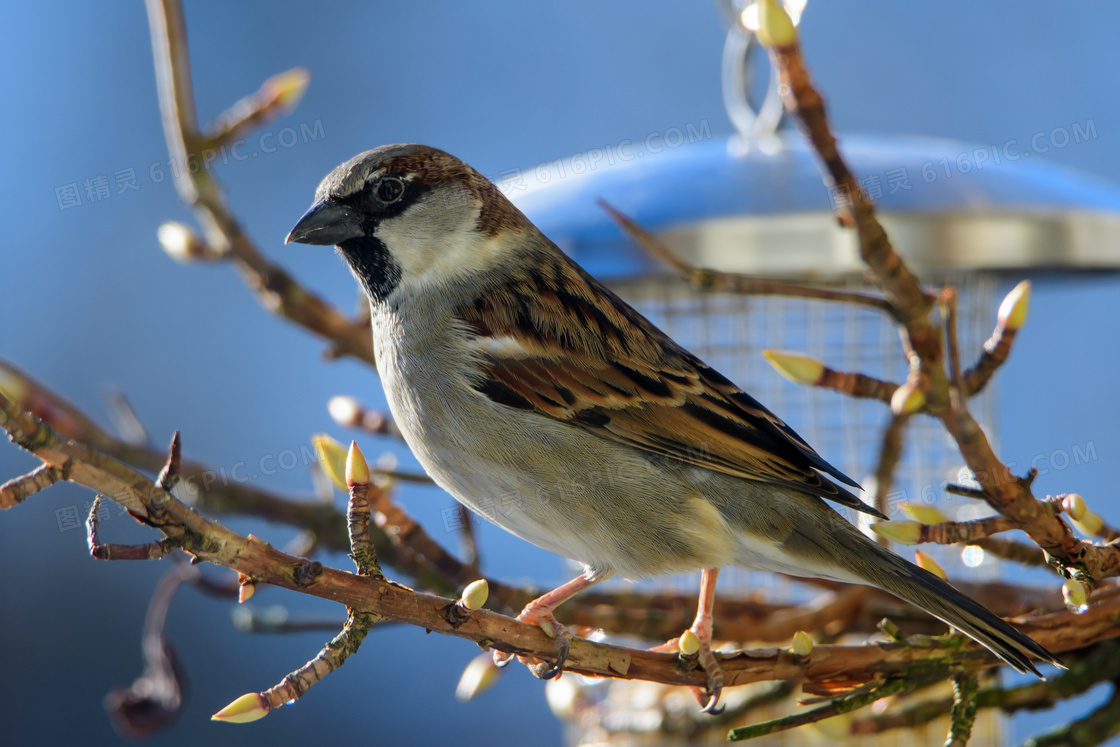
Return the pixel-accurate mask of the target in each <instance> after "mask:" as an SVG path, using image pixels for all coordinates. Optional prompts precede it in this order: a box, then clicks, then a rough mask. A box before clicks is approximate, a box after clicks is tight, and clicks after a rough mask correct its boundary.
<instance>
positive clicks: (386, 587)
mask: <svg viewBox="0 0 1120 747" xmlns="http://www.w3.org/2000/svg"><path fill="white" fill-rule="evenodd" d="M0 427H3V428H4V429H5V430H6V431H8V433H9V435H10V437H11V438H12V440H13V441H14V442H15V443H17V444H18V445H20V446H22V447H23V448H25V449H27V450H28V451H31V452H32V453H33V454H35V455H36V456H38V457H39V458H40V459H43V460H44V462H46V463H49V464H52V465H57V464H62V463H65V462H66V461H67V460H69V461H70V462H71V463H72V468H71V471H70V477H69V481H70V482H75V483H78V484H81V485H85V486H86V487H88V488H90V489H92V490H96V491H98V492H101V493H104V494H105V495H106V496H108V497H109V498H111V499H113V500H114V501H116V502H118V503H120V504H121V505H122V506H125V507H126V508H128V509H129V511H130V513H131V514H132V515H133V516H134V518H136V519H137V520H138V521H140V522H142V523H144V524H147V525H148V526H151V527H153V528H155V529H157V530H159V531H160V532H162V533H163V534H164V536H165V537H166V538H168V539H170V540H172V541H174V542H176V543H178V544H180V545H181V547H182V549H183V550H185V551H186V552H188V553H190V554H192V555H194V556H195V557H196V558H197V559H198V560H201V561H207V562H211V563H214V564H217V565H221V566H224V567H227V568H230V569H232V570H234V571H237V572H238V573H240V574H244V575H245V576H247V577H249V578H251V579H255V580H257V581H258V582H259V583H267V584H271V585H274V586H280V587H283V588H286V589H289V590H292V591H298V592H302V593H306V594H311V595H313V596H317V597H320V598H323V599H328V600H330V601H334V602H338V603H340V604H344V605H346V606H347V607H348V608H350V609H351V610H352V612H359V613H369V614H372V615H376V616H378V617H379V618H383V619H385V620H389V621H395V622H402V623H406V624H410V625H416V626H418V627H423V628H425V629H427V630H430V631H433V632H438V633H442V634H446V635H452V636H457V637H461V638H468V639H470V640H473V641H475V642H476V643H479V644H480V645H487V646H490V647H491V648H494V649H497V650H500V651H504V652H507V653H511V654H516V655H520V656H530V657H534V658H538V659H541V660H549V657H551V656H553V655H554V653H555V647H554V644H553V642H552V640H551V639H550V638H548V637H547V636H546V635H545V634H544V632H543V631H542V630H540V628H538V627H535V626H530V625H526V624H523V623H519V622H517V621H516V620H514V619H512V618H509V617H505V616H503V615H498V614H495V613H492V612H488V611H486V610H478V611H476V612H473V613H472V614H471V615H470V616H469V618H468V619H467V620H465V621H464V622H462V623H461V624H458V625H455V624H452V623H451V622H450V621H449V620H448V619H447V609H448V605H449V604H451V602H450V601H449V600H447V599H443V598H440V597H435V596H431V595H429V594H424V593H421V592H416V591H413V590H411V589H408V588H405V587H403V586H400V585H398V584H396V583H393V582H391V581H388V580H386V579H383V578H380V577H377V576H373V575H370V576H358V575H354V574H351V573H345V572H343V571H338V570H335V569H333V568H328V567H325V566H323V565H322V564H321V563H318V562H315V561H309V560H306V559H303V558H297V557H293V556H291V555H288V554H287V553H283V552H281V551H280V550H277V549H276V548H274V547H272V546H271V545H269V544H268V543H267V542H264V541H263V540H261V539H259V538H257V537H253V536H249V537H245V536H242V535H240V534H238V533H236V532H233V531H231V530H230V529H228V528H227V527H225V526H223V525H222V524H220V523H218V522H216V521H213V520H212V519H208V518H206V517H205V516H203V515H202V514H201V513H199V512H198V511H196V510H195V509H193V508H191V507H189V506H187V505H186V504H184V503H182V502H181V501H179V500H178V499H177V498H175V497H174V496H173V495H171V494H170V493H169V492H167V491H166V490H163V489H162V488H160V487H159V486H158V485H156V484H155V483H153V482H152V481H151V480H149V479H148V478H146V477H145V476H144V475H142V474H140V473H139V472H136V471H135V470H133V469H132V468H130V467H128V466H127V465H125V464H123V463H121V462H119V461H117V460H115V459H113V458H112V457H109V456H107V455H104V454H101V453H99V452H96V451H94V450H91V449H90V448H89V447H87V446H84V445H82V444H77V443H74V442H72V441H68V440H66V439H63V438H61V437H59V436H58V434H56V433H55V432H54V431H52V430H51V429H50V428H49V427H47V426H46V425H44V424H42V423H41V422H40V421H39V420H38V419H37V418H35V417H34V416H33V415H31V414H29V413H26V412H23V411H22V410H20V409H19V408H18V407H16V406H15V405H14V404H13V403H12V402H11V401H10V400H8V399H7V398H6V397H4V396H2V395H0ZM1118 613H1120V598H1116V599H1112V600H1110V601H1109V602H1107V603H1101V604H1096V605H1094V606H1093V607H1092V608H1091V609H1090V610H1089V612H1087V613H1086V614H1084V615H1081V616H1075V615H1072V614H1071V613H1068V612H1056V613H1051V614H1050V615H1042V616H1037V617H1033V618H1030V619H1025V620H1022V621H1019V625H1020V627H1021V629H1023V630H1024V631H1025V632H1027V634H1028V635H1031V636H1032V637H1034V638H1035V639H1036V640H1037V641H1038V642H1039V643H1041V644H1042V645H1044V646H1046V647H1048V648H1050V649H1051V650H1053V651H1058V652H1060V651H1063V650H1065V649H1066V648H1067V647H1068V646H1070V645H1074V646H1077V647H1080V646H1084V645H1087V644H1088V643H1091V642H1093V641H1096V640H1103V639H1106V638H1111V637H1114V636H1117V635H1120V630H1118V629H1117V628H1116V626H1115V625H1114V624H1113V622H1112V620H1113V617H1112V616H1113V615H1116V614H1118ZM931 661H934V662H938V663H939V664H938V666H941V665H944V666H953V667H978V666H984V665H987V664H988V663H990V662H991V661H992V658H991V656H990V655H989V654H988V653H987V652H986V651H985V650H983V649H981V648H979V647H977V646H974V645H971V644H969V643H966V642H965V641H964V639H962V638H960V637H956V638H950V639H943V642H940V643H939V642H937V641H933V642H931V643H930V645H929V646H928V647H917V648H916V647H913V646H909V645H905V644H900V643H893V642H892V643H884V644H877V645H867V646H819V647H817V648H816V649H814V653H813V655H812V657H810V658H809V659H808V660H799V659H797V658H796V657H794V656H793V655H792V654H790V653H789V652H788V651H764V652H741V653H738V654H734V655H728V656H725V657H724V658H723V659H722V662H721V664H722V666H723V668H724V671H725V675H726V680H727V682H728V683H729V684H731V685H734V684H745V683H747V682H757V681H764V680H773V679H788V678H803V679H805V680H806V681H819V682H822V683H823V682H829V681H834V680H837V679H839V680H840V681H843V682H851V681H852V680H853V678H855V679H857V680H858V679H860V678H870V677H872V676H873V675H872V673H875V672H880V673H884V674H891V673H894V674H904V673H905V672H907V671H908V670H909V669H911V668H912V667H914V666H918V665H921V666H925V665H926V664H928V662H931ZM923 663H925V664H923ZM568 668H570V669H571V670H572V671H575V672H577V673H581V674H586V675H590V676H597V677H625V678H631V679H645V680H650V681H655V682H663V683H665V684H674V685H690V686H703V685H704V683H705V682H706V675H705V674H704V673H703V672H702V671H700V670H699V669H696V668H689V667H682V666H681V664H680V660H679V658H678V657H677V656H675V655H672V654H661V653H654V652H650V651H643V650H637V649H628V648H622V647H619V646H611V645H607V644H602V643H594V642H591V641H587V640H583V639H578V640H576V641H575V642H574V643H573V645H572V648H571V653H570V655H569V662H568Z"/></svg>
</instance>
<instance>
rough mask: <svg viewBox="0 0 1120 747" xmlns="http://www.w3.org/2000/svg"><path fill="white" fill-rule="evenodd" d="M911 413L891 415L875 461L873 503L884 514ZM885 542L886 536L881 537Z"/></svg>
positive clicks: (887, 507) (884, 429)
mask: <svg viewBox="0 0 1120 747" xmlns="http://www.w3.org/2000/svg"><path fill="white" fill-rule="evenodd" d="M909 420H910V416H909V415H905V414H903V415H891V417H890V420H888V421H887V424H886V426H884V427H883V435H882V440H881V441H880V444H879V459H878V460H877V461H876V463H875V495H874V499H873V501H872V505H873V506H875V508H877V509H879V511H880V512H881V513H883V514H887V512H888V510H889V508H890V507H889V506H888V505H887V497H888V496H889V495H890V492H891V486H892V484H893V483H894V471H895V469H896V468H897V467H898V463H899V461H900V460H901V459H902V449H903V444H904V442H905V438H906V424H907V422H909ZM879 539H880V540H882V541H883V542H885V541H886V540H885V538H883V537H880V538H879Z"/></svg>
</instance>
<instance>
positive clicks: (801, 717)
mask: <svg viewBox="0 0 1120 747" xmlns="http://www.w3.org/2000/svg"><path fill="white" fill-rule="evenodd" d="M919 684H920V683H917V682H911V681H908V680H905V679H901V678H899V679H890V680H887V681H886V682H884V683H883V684H882V685H880V686H878V687H875V688H872V689H870V690H867V691H864V692H860V693H857V694H855V695H849V696H846V697H843V698H835V699H834V700H832V701H831V702H829V704H828V705H824V706H821V707H819V708H814V709H812V710H809V711H803V712H801V713H795V714H792V715H790V716H783V717H782V718H776V719H773V720H771V721H764V722H762V723H761V724H754V725H752V726H742V727H739V728H738V729H732V730H731V731H730V732H728V734H727V739H728V741H731V742H741V741H745V740H747V739H755V738H757V737H764V736H767V735H769V734H777V733H778V732H782V731H786V730H788V729H793V728H796V727H798V726H805V725H806V724H815V723H817V722H818V721H823V720H824V719H826V718H832V717H833V716H839V715H840V714H842V713H851V712H852V711H854V710H857V709H859V708H863V707H865V706H869V705H871V704H872V703H874V702H875V701H877V700H881V699H882V698H886V697H889V696H891V695H898V694H900V693H906V692H910V691H911V690H913V689H914V688H916V687H918V686H919Z"/></svg>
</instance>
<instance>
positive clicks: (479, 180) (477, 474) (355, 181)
mask: <svg viewBox="0 0 1120 747" xmlns="http://www.w3.org/2000/svg"><path fill="white" fill-rule="evenodd" d="M287 241H288V242H293V241H295V242H300V243H305V244H321V245H336V246H337V247H338V249H339V251H340V252H341V254H342V256H343V258H344V259H345V260H346V262H347V263H348V264H349V266H350V269H351V270H352V272H353V274H354V277H355V278H357V280H358V282H359V283H360V284H361V286H362V287H363V288H364V289H365V292H366V294H367V295H368V296H369V301H370V307H371V315H372V319H373V337H374V345H375V348H376V351H377V369H378V371H379V372H380V374H381V380H382V382H383V384H384V386H385V393H386V396H387V397H388V400H389V406H390V409H391V410H392V413H393V416H394V418H395V419H396V422H397V424H398V426H399V427H400V430H401V432H402V434H403V435H404V437H405V440H406V441H407V442H408V444H409V446H410V447H411V448H412V450H413V452H414V453H415V454H416V457H417V459H419V461H420V463H421V464H422V465H423V466H424V468H425V469H426V470H427V471H428V474H429V475H431V476H432V478H433V479H434V480H435V481H436V482H437V483H438V484H439V485H441V486H442V487H443V488H444V489H446V490H447V491H448V492H449V493H451V494H452V495H453V496H454V497H455V498H456V499H458V500H459V501H461V502H462V503H464V504H466V505H467V506H469V507H470V508H471V509H473V510H474V511H476V512H477V513H480V514H482V515H483V516H485V517H486V518H487V519H489V520H490V521H492V522H494V523H495V524H497V525H498V526H500V527H502V528H503V529H506V530H507V531H510V532H512V533H514V534H516V535H517V536H519V537H522V538H523V539H526V540H528V541H529V542H532V543H533V544H535V545H537V546H538V547H542V548H544V549H546V550H551V551H553V552H555V553H558V554H560V555H563V556H565V557H568V558H572V559H573V560H577V561H579V562H581V563H583V564H584V567H585V570H584V573H583V574H582V575H581V576H579V577H577V578H575V579H573V580H572V581H570V582H568V583H566V584H564V585H563V586H561V587H559V588H558V589H556V590H554V591H552V592H549V593H548V594H545V595H544V596H542V597H541V598H540V599H537V600H535V601H533V602H532V603H530V604H529V605H528V606H527V607H525V609H524V611H523V612H522V613H521V614H520V616H519V618H518V619H520V620H522V621H524V622H527V623H531V624H537V625H540V626H541V627H542V628H544V629H545V631H546V632H548V633H549V634H550V635H552V636H554V637H555V638H556V641H557V661H556V663H555V665H554V666H552V667H551V668H550V669H549V670H548V671H547V672H545V673H544V675H543V676H552V675H554V674H556V673H558V672H559V671H560V670H561V668H562V667H563V664H564V659H565V655H566V653H567V650H568V646H569V643H570V640H571V634H570V633H569V632H568V631H567V630H566V629H565V628H564V627H563V626H562V625H560V623H559V622H557V620H556V617H555V616H554V615H553V610H554V609H555V608H556V607H557V606H558V605H559V604H561V603H562V602H564V601H565V600H566V599H569V598H570V597H572V596H573V595H575V594H576V593H577V592H579V591H581V590H582V589H585V588H587V587H589V586H591V585H592V584H595V583H597V582H599V581H601V580H603V579H605V578H607V577H609V576H611V575H613V574H619V575H621V576H624V577H626V578H631V579H636V578H643V577H648V576H654V575H658V574H667V573H685V572H691V571H696V570H701V571H702V576H701V593H700V603H699V605H698V610H697V615H696V620H695V622H694V623H693V625H692V627H691V630H692V631H693V632H694V633H695V635H696V637H697V638H698V639H699V641H700V651H699V661H700V663H701V664H702V666H703V667H704V669H705V670H706V672H707V674H708V688H707V705H706V707H705V710H711V709H713V708H715V706H716V704H717V703H718V700H719V695H720V689H721V687H722V682H723V675H722V673H721V671H720V668H719V665H718V663H717V661H716V658H715V656H714V655H713V654H712V650H711V637H712V604H713V601H714V594H715V582H716V576H717V574H718V572H719V569H720V568H721V567H723V566H728V565H734V566H740V567H743V568H750V569H755V570H763V571H780V572H782V573H787V574H791V575H794V576H802V577H817V578H826V579H834V580H838V581H846V582H853V583H859V584H866V585H869V586H875V587H878V588H880V589H884V590H885V591H888V592H890V593H892V594H894V595H896V596H898V597H900V598H901V599H904V600H905V601H907V602H910V603H911V604H914V605H916V606H918V607H920V608H922V609H924V610H926V611H927V612H929V613H930V614H931V615H934V616H935V617H938V618H940V619H941V620H944V621H945V622H947V623H949V624H950V625H952V626H954V627H956V628H958V629H959V630H961V631H963V632H964V633H966V634H967V635H969V636H971V637H972V638H974V639H975V640H976V641H978V642H979V643H980V644H982V645H983V646H985V647H987V648H988V649H990V650H991V651H992V652H993V653H994V654H995V655H996V656H998V657H1000V658H1001V659H1003V660H1004V661H1006V662H1007V663H1009V664H1010V665H1011V666H1013V667H1015V668H1016V669H1018V670H1019V671H1029V672H1033V673H1034V674H1036V675H1037V674H1038V670H1037V669H1035V666H1034V665H1033V664H1032V663H1031V660H1030V657H1031V656H1033V657H1035V658H1037V659H1040V660H1042V661H1046V662H1050V663H1053V664H1059V662H1058V660H1057V659H1056V658H1055V657H1054V655H1053V654H1051V653H1050V652H1048V651H1047V650H1046V649H1044V648H1043V647H1042V646H1040V645H1038V644H1037V643H1035V642H1034V641H1033V640H1031V639H1030V638H1028V637H1027V636H1025V635H1023V634H1022V633H1020V632H1019V631H1017V630H1015V629H1014V628H1012V627H1011V626H1010V625H1008V624H1007V623H1005V622H1004V621H1003V620H1001V619H1000V618H998V617H996V616H995V615H994V614H992V613H991V612H989V611H988V610H987V609H985V608H984V607H983V606H981V605H980V604H978V603H976V602H975V601H973V600H972V599H970V598H968V597H966V596H964V595H963V594H961V593H960V592H958V591H957V590H955V589H954V588H953V587H952V586H950V585H949V584H947V583H945V582H944V581H942V580H941V579H939V578H937V577H936V576H934V575H932V574H930V573H928V572H926V571H924V570H922V569H921V568H918V567H917V566H915V565H913V564H912V563H909V562H907V561H905V560H903V559H901V558H899V557H898V556H896V555H894V554H893V553H891V552H890V551H888V550H886V549H884V548H883V547H881V546H879V545H878V544H876V543H875V542H872V541H871V540H869V539H868V538H867V537H865V536H864V535H863V534H862V533H860V531H859V530H858V529H856V528H855V527H853V526H852V525H851V524H850V523H849V522H847V521H846V520H845V519H844V518H843V517H842V516H840V514H838V513H837V512H836V511H835V510H833V509H832V508H831V507H829V505H828V504H827V503H825V499H827V500H829V501H832V502H835V503H839V504H841V505H844V506H848V507H850V508H854V509H856V510H858V511H862V512H864V513H867V514H872V515H874V516H878V517H880V518H886V517H885V516H882V514H880V513H879V512H878V511H877V510H875V509H874V508H871V507H870V506H867V505H866V504H864V503H863V502H862V501H860V500H859V499H858V498H857V497H856V496H855V495H853V494H852V493H851V492H849V491H848V490H847V488H846V487H844V485H846V486H852V487H858V486H856V483H855V482H853V481H852V480H851V479H850V478H848V477H846V476H845V475H844V474H843V473H841V472H840V471H839V470H837V469H836V468H835V467H833V466H832V465H830V464H829V463H828V462H826V461H825V460H824V459H823V458H821V456H820V455H819V454H817V452H815V451H814V450H813V449H812V447H810V446H809V444H807V443H806V442H805V441H804V440H803V439H802V438H801V437H800V436H798V435H797V433H795V432H794V431H793V429H792V428H790V427H789V426H788V425H786V424H785V423H784V422H782V421H781V419H779V418H778V417H777V416H776V415H774V414H773V413H771V412H770V411H769V410H767V409H766V408H765V407H763V406H762V405H761V404H759V403H758V402H757V401H756V400H755V399H754V398H753V397H751V396H750V395H749V394H747V393H746V392H743V391H742V390H740V389H739V388H738V387H736V386H735V385H734V384H733V383H731V382H730V381H729V380H727V379H726V378H724V377H723V376H721V375H720V374H719V373H717V372H716V371H714V370H712V369H711V368H709V367H708V366H707V365H705V364H704V363H703V362H702V361H701V360H699V359H698V358H696V356H694V355H692V354H691V353H689V352H688V351H687V350H685V349H684V348H682V347H681V346H680V345H678V344H677V343H675V342H673V340H671V339H669V337H667V336H666V335H665V334H664V333H663V332H661V331H660V330H659V329H657V328H656V327H655V326H654V325H653V324H651V323H650V322H649V321H648V320H647V319H645V318H644V317H642V315H641V314H639V313H638V312H637V311H635V310H634V309H632V308H631V307H630V306H628V305H627V304H626V303H625V302H624V301H622V300H621V299H620V298H619V297H618V296H616V295H615V294H614V293H612V292H611V291H610V290H608V289H607V288H605V287H604V286H602V285H601V284H599V283H598V282H597V281H596V280H595V279H594V278H592V277H591V276H590V275H588V274H587V273H586V272H585V271H584V270H583V269H582V268H581V267H579V265H577V264H576V263H575V262H573V261H572V260H571V259H569V258H568V257H567V256H566V255H565V254H564V253H563V252H562V251H560V249H559V248H557V246H556V245H555V244H553V243H552V242H551V241H549V240H548V238H546V237H545V236H544V235H543V234H542V233H541V232H540V231H539V230H538V229H537V228H536V226H534V225H533V224H532V223H530V222H529V220H528V219H527V218H526V217H525V216H524V215H523V214H522V213H521V212H520V211H519V210H518V209H517V208H516V207H514V206H513V204H511V203H510V202H509V200H507V199H506V197H505V196H504V195H503V194H502V193H501V192H500V191H498V189H497V188H496V187H495V186H494V185H493V184H491V183H490V182H489V181H488V180H487V179H486V178H485V177H483V176H482V175H480V174H479V173H478V172H476V171H475V170H474V169H472V168H471V167H470V166H468V165H466V164H465V163H463V162H462V161H460V160H458V159H456V158H455V157H453V156H451V155H449V154H447V153H444V152H443V151H440V150H436V149H435V148H430V147H427V146H423V145H388V146H384V147H381V148H377V149H374V150H371V151H367V152H365V153H362V154H360V155H358V156H355V157H354V158H352V159H350V160H349V161H347V162H346V163H343V164H342V165H341V166H339V167H338V168H336V169H335V170H334V171H332V172H331V173H330V174H329V175H327V177H326V178H325V179H324V180H323V181H322V183H321V184H320V185H319V188H318V190H317V191H316V193H315V202H314V204H313V205H312V206H311V209H310V210H308V211H307V213H306V214H305V215H304V216H303V217H302V218H301V219H300V220H299V222H298V223H297V224H296V226H295V228H293V229H292V231H291V233H290V234H289V235H288V238H287ZM834 480H835V482H834ZM838 483H842V485H841V484H838ZM507 660H508V657H507Z"/></svg>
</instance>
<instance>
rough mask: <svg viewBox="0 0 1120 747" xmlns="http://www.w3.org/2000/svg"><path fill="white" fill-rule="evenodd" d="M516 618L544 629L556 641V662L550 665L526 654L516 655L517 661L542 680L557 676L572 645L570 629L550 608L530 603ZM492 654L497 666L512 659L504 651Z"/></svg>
mask: <svg viewBox="0 0 1120 747" xmlns="http://www.w3.org/2000/svg"><path fill="white" fill-rule="evenodd" d="M517 620H518V622H523V623H526V624H528V625H536V626H537V627H539V628H540V629H541V630H543V631H544V633H545V635H547V636H548V637H549V638H552V639H553V640H555V641H556V663H554V664H551V665H550V664H548V663H546V662H543V661H540V660H538V659H534V658H532V657H527V656H518V657H517V659H518V661H520V662H521V663H522V664H524V665H525V666H527V667H529V669H531V670H532V671H533V673H534V674H536V676H537V677H539V678H541V679H542V680H550V679H553V678H554V677H555V678H559V677H560V674H561V673H562V672H563V671H564V663H565V662H566V661H567V660H568V651H569V650H570V649H571V645H572V631H570V630H568V629H567V628H566V627H565V626H564V625H561V624H560V621H559V620H557V619H556V615H554V614H553V613H552V610H551V609H548V608H543V607H534V606H533V604H532V603H530V604H529V606H527V607H526V608H525V609H524V610H523V611H522V612H521V614H520V615H518V616H517ZM493 655H494V665H495V666H498V667H504V666H506V665H507V664H509V663H510V661H511V660H512V659H513V654H508V653H506V652H504V651H494V654H493Z"/></svg>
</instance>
